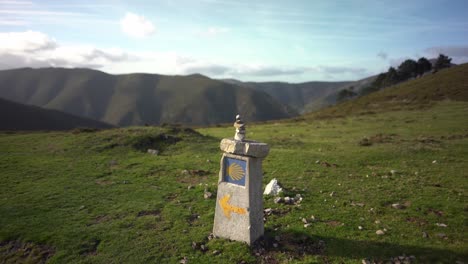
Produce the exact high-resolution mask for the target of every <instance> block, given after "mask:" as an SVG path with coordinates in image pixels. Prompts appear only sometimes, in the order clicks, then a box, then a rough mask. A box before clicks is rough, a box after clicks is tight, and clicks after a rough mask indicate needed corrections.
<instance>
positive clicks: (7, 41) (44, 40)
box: [0, 30, 57, 52]
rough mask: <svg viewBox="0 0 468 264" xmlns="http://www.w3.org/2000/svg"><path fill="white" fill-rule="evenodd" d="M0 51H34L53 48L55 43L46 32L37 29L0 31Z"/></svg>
mask: <svg viewBox="0 0 468 264" xmlns="http://www.w3.org/2000/svg"><path fill="white" fill-rule="evenodd" d="M0 43H1V44H0V45H1V46H0V51H3V52H36V51H41V50H47V49H54V48H55V47H56V46H57V43H56V41H55V40H54V39H52V38H50V37H49V36H47V35H46V34H43V33H41V32H37V31H30V30H29V31H25V32H7V33H0Z"/></svg>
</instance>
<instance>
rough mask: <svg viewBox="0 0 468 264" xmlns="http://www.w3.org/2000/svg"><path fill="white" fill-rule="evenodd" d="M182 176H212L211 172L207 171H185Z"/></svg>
mask: <svg viewBox="0 0 468 264" xmlns="http://www.w3.org/2000/svg"><path fill="white" fill-rule="evenodd" d="M182 174H183V175H191V176H205V175H208V174H210V172H209V171H206V170H183V171H182Z"/></svg>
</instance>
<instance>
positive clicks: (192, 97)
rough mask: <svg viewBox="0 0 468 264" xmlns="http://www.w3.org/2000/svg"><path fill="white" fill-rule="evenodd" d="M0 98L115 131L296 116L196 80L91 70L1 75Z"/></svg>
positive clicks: (260, 98) (247, 93) (264, 98)
mask: <svg viewBox="0 0 468 264" xmlns="http://www.w3.org/2000/svg"><path fill="white" fill-rule="evenodd" d="M0 97H2V98H4V99H7V100H11V101H14V102H18V103H22V104H29V105H35V106H39V107H44V108H47V109H54V110H59V111H63V112H65V113H69V114H74V115H78V116H82V117H86V118H91V119H95V120H99V121H102V122H106V123H109V124H112V125H117V126H131V125H144V124H151V125H153V124H155V125H158V124H163V123H181V124H187V125H210V124H218V123H225V122H232V120H233V118H234V117H235V116H236V114H241V115H242V116H243V118H244V119H245V120H246V121H264V120H271V119H282V118H288V117H291V116H294V115H296V114H297V113H296V112H295V111H294V110H292V109H291V108H290V107H288V106H286V105H283V104H282V103H280V102H278V101H277V100H276V99H274V98H273V97H272V96H270V95H268V94H267V93H265V92H262V91H257V90H254V89H250V88H246V87H241V86H238V85H234V84H229V83H226V82H222V81H219V80H213V79H210V78H208V77H206V76H203V75H200V74H193V75H188V76H166V75H158V74H139V73H137V74H123V75H111V74H107V73H104V72H101V71H96V70H90V69H65V68H42V69H31V68H22V69H13V70H4V71H0Z"/></svg>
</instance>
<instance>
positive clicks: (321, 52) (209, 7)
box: [0, 0, 468, 82]
mask: <svg viewBox="0 0 468 264" xmlns="http://www.w3.org/2000/svg"><path fill="white" fill-rule="evenodd" d="M467 14H468V1H455V0H447V1H442V0H439V1H428V0H426V1H419V0H411V1H408V0H406V1H395V0H394V1H377V0H374V1H372V0H365V1H364V0H348V1H345V0H340V1H331V0H329V1H314V0H304V1H299V0H290V1H279V0H278V1H275V0H271V1H266V0H257V1H253V0H250V1H249V0H237V1H234V0H173V1H172V0H160V1H158V0H154V1H136V0H135V1H99V0H97V1H86V0H81V1H64V0H63V1H48V0H41V1H35V0H0V69H7V68H17V67H25V66H28V67H45V66H55V67H90V68H95V69H98V70H102V71H106V72H109V73H131V72H148V73H161V74H171V75H176V74H181V75H183V74H191V73H196V72H199V73H202V74H205V75H208V76H210V77H213V78H236V79H240V80H245V81H247V80H251V81H288V82H304V81H311V80H325V81H327V80H328V81H337V80H355V79H360V78H364V77H367V76H369V75H372V74H376V73H379V72H382V71H385V70H386V69H387V68H388V67H389V66H391V65H397V64H399V62H401V61H402V60H404V59H406V58H414V59H417V58H419V57H421V56H426V57H428V58H431V57H435V56H436V55H437V54H438V53H440V52H442V53H445V54H447V55H449V56H451V57H452V58H453V61H455V62H458V63H462V62H468V18H467V17H468V15H467Z"/></svg>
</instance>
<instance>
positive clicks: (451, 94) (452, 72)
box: [310, 64, 468, 117]
mask: <svg viewBox="0 0 468 264" xmlns="http://www.w3.org/2000/svg"><path fill="white" fill-rule="evenodd" d="M441 100H452V101H468V64H462V65H458V66H454V67H452V68H448V69H444V70H441V71H439V72H437V73H435V74H428V75H425V76H424V77H421V78H418V79H414V80H410V81H407V82H404V83H402V84H399V85H395V86H392V87H389V88H386V89H384V90H381V91H378V92H375V93H372V94H369V95H366V96H363V97H360V98H357V99H355V100H350V101H347V102H344V103H341V104H338V105H336V106H332V107H329V108H327V109H324V110H322V111H319V112H317V113H312V114H311V115H310V116H313V117H330V116H331V117H334V116H345V115H349V114H366V113H375V112H382V111H389V110H400V109H419V108H425V107H428V106H430V105H431V104H433V103H434V102H436V101H441Z"/></svg>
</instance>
